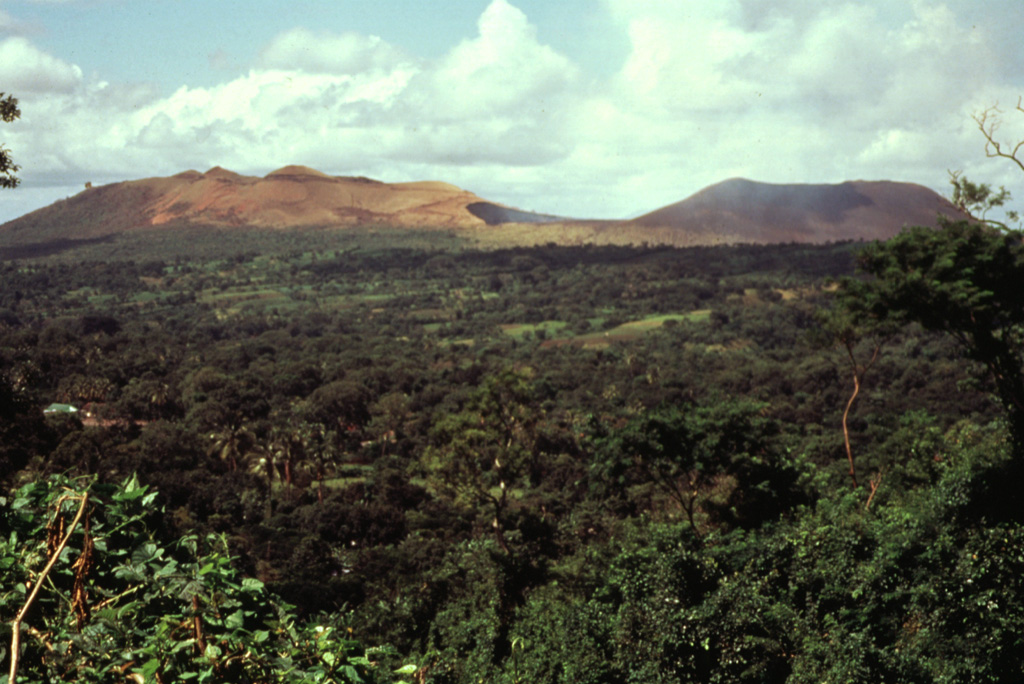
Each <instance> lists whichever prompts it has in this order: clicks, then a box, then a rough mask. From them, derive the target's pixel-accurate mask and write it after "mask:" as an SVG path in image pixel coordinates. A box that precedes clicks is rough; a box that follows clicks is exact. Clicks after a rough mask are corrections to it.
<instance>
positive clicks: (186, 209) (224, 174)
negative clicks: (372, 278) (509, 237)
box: [2, 166, 528, 242]
mask: <svg viewBox="0 0 1024 684" xmlns="http://www.w3.org/2000/svg"><path fill="white" fill-rule="evenodd" d="M470 206H473V207H474V210H473V211H471V210H470V209H469V208H468V207H470ZM480 206H486V207H491V208H493V209H494V210H495V211H497V212H498V213H500V212H503V211H510V212H514V210H510V209H508V208H507V207H502V206H501V205H497V204H493V203H490V202H486V201H485V200H483V199H481V198H480V197H478V196H477V195H474V194H473V193H471V192H468V191H466V190H462V189H461V188H457V187H455V186H454V185H449V184H447V183H441V182H436V181H423V182H415V183H383V182H380V181H375V180H371V179H368V178H351V177H342V176H329V175H327V174H325V173H321V172H320V171H316V170H314V169H310V168H308V167H305V166H286V167H284V168H281V169H278V170H277V171H274V172H273V173H270V174H267V175H266V176H264V177H263V178H258V177H254V176H242V175H239V174H237V173H234V172H232V171H228V170H227V169H222V168H220V167H219V166H218V167H214V168H212V169H210V170H209V171H207V172H206V173H199V172H198V171H185V172H182V173H179V174H177V175H174V176H171V177H168V178H147V179H144V180H138V181H126V182H123V183H114V184H111V185H105V186H102V187H97V188H90V189H87V190H85V191H84V192H81V193H79V194H78V195H76V196H74V197H71V198H69V199H67V200H63V201H60V202H57V203H55V204H53V205H51V206H49V207H45V208H43V209H39V210H38V211H34V212H32V213H31V214H27V215H26V216H23V217H21V218H19V219H15V220H14V221H11V222H9V223H7V224H5V225H4V226H3V227H2V232H3V234H4V238H5V240H7V241H11V242H28V241H31V242H38V241H44V240H54V239H66V238H93V237H99V236H102V235H109V234H111V233H119V232H124V231H128V230H138V229H146V228H156V227H163V226H171V225H198V226H215V227H240V228H241V227H248V228H274V229H279V228H294V227H300V226H301V227H306V226H317V227H328V226H330V227H345V226H353V225H373V224H379V225H390V226H398V227H437V228H457V229H473V228H482V227H484V226H486V225H488V224H489V223H494V221H491V220H485V219H484V218H481V217H480V216H479V214H480V211H479V207H480ZM514 213H517V214H522V215H524V216H526V215H528V214H527V213H526V212H514ZM491 214H493V212H491ZM488 216H490V214H489V215H488Z"/></svg>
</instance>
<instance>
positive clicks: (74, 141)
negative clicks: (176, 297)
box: [0, 0, 1024, 221]
mask: <svg viewBox="0 0 1024 684" xmlns="http://www.w3.org/2000/svg"><path fill="white" fill-rule="evenodd" d="M1022 17H1024V13H1022V12H1021V4H1020V0H987V1H986V2H975V1H972V0H948V1H946V2H931V1H927V0H885V1H882V0H874V1H872V0H869V1H867V2H864V1H858V2H852V1H843V0H816V1H811V0H776V1H774V2H771V3H767V2H763V1H761V0H715V1H714V2H712V1H710V0H708V1H700V0H675V1H674V0H656V1H655V0H650V1H645V0H559V1H558V2H551V1H550V0H547V1H543V0H459V1H448V2H443V1H439V0H432V1H430V0H400V1H396V0H390V1H389V0H376V1H369V0H333V1H330V2H328V1H325V0H324V1H320V0H293V1H291V2H287V3H285V2H270V1H269V0H246V1H240V0H208V1H206V2H193V1H192V0H63V1H60V0H49V1H45V2H44V1H12V0H0V91H2V92H9V93H13V94H14V95H15V96H16V97H18V98H19V99H20V101H21V109H22V119H21V120H20V121H18V122H16V123H14V124H9V125H3V126H0V143H3V144H5V145H6V146H7V147H9V148H10V149H11V150H12V151H13V153H14V155H15V161H16V162H18V163H19V164H21V166H22V172H21V176H22V179H23V184H22V186H21V187H20V188H18V189H16V190H14V191H7V192H3V193H0V221H6V220H9V219H11V218H14V217H16V216H19V215H21V214H23V213H25V212H27V211H30V210H32V209H35V208H37V207H39V206H44V205H46V204H49V203H50V202H52V201H54V200H56V199H59V198H62V197H67V196H69V195H73V194H75V193H77V192H79V191H80V190H81V189H82V188H83V186H84V183H85V182H87V181H88V182H92V183H93V184H100V183H107V182H115V181H119V180H125V179H131V178H142V177H148V176H163V175H171V174H174V173H177V172H179V171H182V170H185V169H187V168H194V169H197V170H199V171H205V170H206V169H208V168H210V167H212V166H215V165H220V166H224V167H226V168H230V169H232V170H235V171H238V172H240V173H246V174H252V175H264V174H266V173H268V172H270V171H272V170H274V169H275V168H279V167H281V166H284V165H287V164H305V165H308V166H312V167H314V168H318V169H320V170H322V171H325V172H327V173H333V174H338V175H365V176H371V177H374V178H379V179H381V180H385V181H407V180H426V179H437V180H444V181H447V182H450V183H454V184H456V185H459V186H461V187H464V188H467V189H469V190H472V191H474V192H476V193H478V194H479V195H481V196H483V197H486V198H488V199H491V200H494V201H499V202H504V203H507V204H510V205H513V206H517V207H520V208H523V209H530V210H536V211H543V212H546V213H557V214H563V215H570V216H579V217H602V218H603V217H627V216H633V215H636V214H638V213H642V212H644V211H649V210H653V209H655V208H658V207H660V206H663V205H665V204H669V203H671V202H675V201H678V200H680V199H683V198H684V197H686V196H688V195H690V194H692V193H694V192H696V191H698V190H700V189H701V188H703V187H705V186H707V185H709V184H712V183H715V182H718V181H721V180H724V179H726V178H730V177H735V176H743V177H747V178H752V179H755V180H761V181H767V182H841V181H843V180H854V179H868V180H879V179H891V180H901V181H911V182H917V183H921V184H924V185H927V186H929V187H932V188H934V189H936V190H938V191H940V192H945V191H946V187H947V170H950V169H963V170H964V171H965V173H966V174H967V176H968V177H970V178H972V179H974V180H981V181H987V182H991V183H994V184H996V185H1006V186H1007V187H1008V188H1010V189H1011V191H1013V192H1014V194H1015V196H1017V197H1018V198H1020V199H1021V200H1024V182H1022V181H1024V178H1022V174H1021V173H1020V171H1019V169H1018V170H1015V169H1014V168H1013V167H1012V166H1011V165H1009V164H1007V163H1005V162H1000V161H999V160H990V159H987V158H986V157H985V153H984V141H983V139H982V138H981V136H980V134H979V133H978V131H977V130H976V128H975V125H974V123H973V121H972V120H971V115H972V114H973V113H977V112H979V111H981V110H983V109H984V108H986V107H989V106H992V105H995V104H999V105H1000V106H1001V107H1002V108H1003V109H1004V110H1006V112H1005V114H1004V124H1003V128H1002V130H1001V134H1003V135H1004V136H1005V137H1006V139H1008V140H1017V139H1024V113H1020V112H1015V111H1014V110H1013V106H1014V105H1015V104H1016V102H1017V97H1018V96H1019V95H1021V94H1024V41H1021V40H1020V35H1021V33H1022V29H1024V18H1022Z"/></svg>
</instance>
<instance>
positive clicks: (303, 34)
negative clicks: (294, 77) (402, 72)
mask: <svg viewBox="0 0 1024 684" xmlns="http://www.w3.org/2000/svg"><path fill="white" fill-rule="evenodd" d="M405 61H407V60H406V58H405V57H404V56H403V55H402V53H401V51H400V50H398V49H397V48H395V47H393V46H391V45H389V44H388V43H386V42H385V41H383V40H381V39H380V38H379V37H378V36H364V35H361V34H358V33H343V34H341V35H332V34H328V33H313V32H312V31H309V30H307V29H304V28H294V29H291V30H289V31H286V32H284V33H282V34H280V35H279V36H277V37H276V38H275V39H274V40H273V41H272V42H271V43H270V45H268V46H267V47H266V48H264V50H263V52H262V54H261V59H260V64H261V66H262V67H264V68H269V69H285V70H288V69H298V70H302V71H306V72H309V73H324V74H359V73H363V72H366V71H375V70H382V69H383V70H386V69H391V68H394V67H396V66H398V65H400V64H401V63H402V62H405Z"/></svg>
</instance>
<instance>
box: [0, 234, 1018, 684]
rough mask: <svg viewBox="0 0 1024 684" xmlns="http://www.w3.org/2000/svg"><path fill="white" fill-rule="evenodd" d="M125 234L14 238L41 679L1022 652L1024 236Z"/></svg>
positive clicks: (626, 666) (6, 288) (861, 678)
mask: <svg viewBox="0 0 1024 684" xmlns="http://www.w3.org/2000/svg"><path fill="white" fill-rule="evenodd" d="M934 236H941V237H934ZM442 237H443V236H442ZM946 238H948V240H950V241H952V242H950V244H952V245H953V247H950V249H952V250H953V251H954V252H955V253H956V254H957V255H959V254H961V253H962V252H963V250H962V249H961V248H962V247H963V245H964V244H969V245H974V244H975V243H974V242H971V241H972V240H974V241H975V242H978V241H980V242H981V243H984V244H985V245H989V243H992V244H995V243H998V244H995V246H994V247H993V248H992V249H993V251H992V252H991V253H988V252H986V253H984V254H982V255H981V257H978V258H979V259H980V261H979V263H983V264H985V265H986V266H985V268H990V269H993V270H996V269H1001V270H999V273H1001V274H1003V276H1004V280H1005V281H1006V282H1005V283H995V284H991V283H990V284H983V286H979V287H980V289H978V288H975V289H974V290H970V289H969V288H968V290H969V291H965V290H963V289H962V288H961V289H959V290H958V289H956V288H952V289H951V288H946V289H943V288H942V287H937V290H935V291H932V290H928V289H927V288H926V287H924V286H922V285H921V283H920V282H917V281H913V282H896V281H895V280H894V277H895V276H893V273H895V272H896V271H897V270H900V269H903V270H902V272H904V273H908V274H915V273H917V274H920V273H922V272H926V271H927V269H926V268H925V266H921V265H920V263H919V262H913V263H912V264H911V265H910V266H908V265H907V264H908V263H910V262H908V261H907V260H911V261H912V260H913V259H915V258H918V257H919V256H920V254H919V252H920V251H921V245H923V244H926V243H928V240H933V239H934V240H940V239H946ZM155 239H156V238H154V240H155ZM163 239H165V240H166V238H163ZM437 239H438V240H440V242H442V243H443V242H444V240H443V239H441V238H437ZM986 241H987V242H986ZM140 244H142V243H141V242H137V243H131V244H128V243H123V242H121V243H118V242H116V241H115V243H110V244H107V243H97V244H93V245H82V246H79V248H78V249H76V250H72V251H66V252H60V250H59V249H54V250H50V251H54V252H57V253H56V254H48V255H45V256H40V254H42V252H43V251H46V250H40V251H39V252H38V254H37V255H35V256H33V255H31V254H28V253H18V254H13V253H12V254H9V256H11V257H17V258H8V260H6V261H4V262H0V282H2V284H3V285H2V287H0V419H2V423H0V473H2V476H3V480H4V485H5V494H4V496H3V497H2V498H0V531H2V535H0V537H2V539H0V577H2V581H0V613H2V619H3V620H4V622H5V624H6V625H7V626H6V627H5V628H4V629H6V631H5V632H4V633H3V634H0V636H2V637H3V641H4V642H9V641H10V639H11V632H12V631H14V632H17V631H18V628H17V627H13V628H12V627H11V625H12V624H13V623H12V622H11V621H12V620H14V619H15V614H18V615H19V619H20V618H21V617H24V624H23V625H22V626H21V629H20V635H19V636H20V639H21V649H22V650H21V652H20V658H21V664H20V667H21V674H20V675H19V676H20V677H21V678H22V679H20V680H19V681H65V680H68V681H70V680H78V681H86V680H88V681H124V680H125V678H126V677H128V678H129V679H132V680H133V681H139V682H141V681H158V682H170V681H178V680H186V679H190V678H195V679H197V680H199V681H203V680H205V681H253V682H259V681H381V682H392V681H399V680H404V681H407V682H421V683H425V682H433V683H437V684H440V683H449V682H451V683H456V682H467V683H468V682H531V683H532V682H565V683H573V684H584V683H587V682H594V683H597V682H607V683H620V682H621V683H626V682H643V683H656V682H782V681H792V682H836V683H849V682H880V681H886V682H1008V681H1016V680H1019V679H1020V678H1021V677H1022V676H1024V636H1022V634H1024V630H1022V627H1024V601H1022V593H1021V588H1022V587H1021V583H1022V582H1024V551H1022V550H1024V527H1022V524H1021V523H1022V509H1021V506H1020V504H1019V500H1018V499H1017V496H1016V492H1015V489H1016V487H1017V482H1019V480H1018V479H1017V478H1019V475H1020V473H1019V471H1020V467H1019V466H1018V465H1017V463H1018V461H1020V460H1021V456H1020V454H1021V443H1020V442H1019V440H1018V439H1017V438H1018V437H1019V436H1020V434H1021V433H1020V431H1019V430H1018V429H1016V427H1015V421H1016V420H1017V419H1016V418H1015V414H1014V411H1013V410H1012V405H1013V401H1014V400H1015V398H1014V395H1013V392H1014V391H1016V390H1015V387H1014V386H1012V383H1010V384H1007V382H1008V381H1006V378H1005V374H1002V375H1001V374H1000V373H1001V371H1005V370H1007V368H1006V367H1005V366H998V365H995V366H994V365H993V364H998V363H1002V362H1004V361H1005V360H1006V358H1007V354H1010V357H1009V358H1010V360H1011V362H1012V360H1013V358H1016V359H1017V363H1018V365H1017V367H1016V369H1013V368H1009V372H1010V375H1012V373H1013V372H1014V371H1015V372H1016V374H1017V380H1018V381H1019V379H1020V378H1019V376H1020V367H1019V357H1013V356H1012V354H1013V353H1016V352H1017V351H1018V350H1019V348H1014V347H1013V346H1012V345H1010V342H1012V341H1013V340H1016V339H1017V338H1019V337H1020V335H1021V330H1020V328H1021V321H1022V317H1021V315H1020V312H1019V311H1017V310H1015V309H1013V307H1012V306H1010V305H1007V306H1003V305H1004V304H1006V302H1004V301H1002V300H1000V301H999V302H996V303H995V304H993V302H992V297H990V296H989V295H991V294H992V292H996V294H997V295H998V294H999V293H1001V292H1003V291H1004V290H1006V291H1010V292H1012V291H1013V286H1012V285H1010V284H1011V283H1017V284H1019V283H1020V282H1021V280H1020V279H1019V275H1020V271H1021V269H1022V268H1024V257H1022V256H1021V247H1020V241H1019V239H1014V238H1007V237H1005V236H1004V235H1003V234H997V233H995V232H994V231H988V230H987V229H985V228H983V227H981V226H974V227H971V226H969V225H967V224H960V225H959V226H956V225H954V226H947V227H945V228H944V229H942V230H938V231H936V230H933V229H927V233H925V232H922V231H920V230H919V231H908V232H907V233H905V234H904V235H903V236H901V237H900V238H898V239H896V240H895V241H893V243H892V246H891V247H883V246H878V245H875V246H865V245H862V244H851V243H846V244H833V245H825V246H805V245H776V246H733V247H724V246H723V247H713V248H712V247H707V248H696V247H695V248H688V249H670V248H660V247H596V246H580V247H557V246H554V245H550V246H547V247H537V248H529V249H527V248H521V249H509V250H497V251H477V250H472V249H465V248H463V249H459V248H456V247H455V246H454V245H449V244H447V243H445V244H440V245H439V246H438V245H437V244H435V246H434V247H425V246H423V245H408V246H403V245H401V244H400V243H396V241H394V240H390V239H389V237H388V235H386V234H384V235H381V234H374V235H364V236H362V238H361V239H359V240H357V239H355V238H344V237H342V236H340V235H339V234H337V233H329V232H312V233H309V234H302V233H290V234H288V235H280V234H276V235H275V234H260V235H256V234H253V235H250V236H249V237H247V238H245V239H240V238H239V237H238V234H231V233H217V232H208V233H204V235H203V237H202V239H198V238H197V239H196V240H194V241H191V242H189V243H187V244H182V245H180V246H179V248H178V250H177V251H173V250H167V249H162V250H151V251H150V252H149V253H148V254H147V253H146V251H145V250H144V249H142V248H141V247H140V246H139V245H140ZM154 244H156V243H154ZM944 244H945V243H944ZM915 249H917V251H916V252H915ZM1000 250H1002V251H1000ZM977 251H978V250H975V252H972V254H976V253H977ZM100 254H106V255H107V256H105V257H102V258H101V257H100V256H99V255H100ZM155 254H159V256H154V255H155ZM957 258H959V257H957ZM900 259H903V260H904V261H902V262H900V263H896V262H895V261H893V260H896V261H899V260H900ZM1000 259H1002V261H1000ZM933 261H934V259H933ZM938 261H940V262H941V261H942V259H939V260H938ZM858 264H859V265H860V267H859V268H858ZM932 266H935V268H941V267H943V265H942V263H939V264H938V265H937V266H936V265H935V264H932V265H931V266H928V268H931V267H932ZM948 268H949V269H953V270H955V271H957V272H958V273H962V272H963V269H964V268H966V267H965V266H964V265H963V264H962V263H960V262H959V261H956V259H954V257H952V256H951V257H950V263H949V265H948ZM972 268H973V267H972ZM978 268H979V272H980V270H982V267H978ZM1015 269H1016V270H1015ZM929 273H930V272H929ZM942 277H943V276H942V275H941V274H938V275H936V274H931V275H928V276H927V278H925V280H926V281H927V282H928V283H933V284H934V283H940V284H941V282H942ZM969 277H970V275H969V274H968V275H965V276H964V278H968V279H969ZM929 278H930V279H931V280H928V279H929ZM1015 278H1016V280H1014V279H1015ZM958 282H959V281H958ZM879 283H884V284H885V287H882V286H880V285H879ZM961 285H963V283H961ZM964 287H966V286H964ZM1000 287H1002V288H1003V290H1000V289H999V288H1000ZM986 288H987V289H986ZM926 290H927V291H926ZM936 292H938V294H936ZM964 292H966V294H964ZM918 295H921V296H924V295H928V296H931V297H932V298H931V299H929V300H927V301H929V302H931V307H932V309H934V311H933V313H934V314H935V315H933V316H932V317H930V318H929V317H927V316H926V317H921V316H915V315H913V312H914V311H918V312H920V311H921V310H922V309H921V308H920V307H921V300H919V299H914V297H915V296H918ZM941 296H947V299H946V300H944V299H942V298H941ZM901 297H902V299H901ZM1012 299H1013V296H1012V295H1011V296H1010V297H1009V300H1011V301H1012ZM950 302H955V305H956V306H959V307H961V308H960V309H956V311H958V312H961V313H962V315H963V316H964V318H962V319H961V318H958V319H956V320H949V319H948V318H942V315H940V314H939V313H938V312H939V311H940V310H941V311H952V310H953V307H954V304H952V303H950ZM901 306H902V307H903V309H901V308H900V307H901ZM1016 306H1017V307H1018V308H1019V306H1020V305H1019V304H1018V305H1016ZM915 307H917V308H916V309H915ZM986 307H989V308H986ZM1000 307H1002V308H1000ZM926 308H927V307H926ZM989 309H991V311H990V310H989ZM900 311H903V312H904V313H905V315H903V316H902V317H901V316H898V315H895V314H897V313H899V312H900ZM908 312H909V313H908ZM983 314H984V315H985V316H989V318H985V319H984V320H982V318H981V317H982V315H983ZM971 321H982V322H981V323H980V324H979V325H981V326H982V327H978V328H970V325H971ZM986 326H987V327H986ZM1000 326H1002V327H1000ZM982 328H984V329H992V330H995V331H996V332H995V333H994V336H993V335H989V336H988V337H985V335H984V330H983V329H982ZM989 338H992V339H989ZM1003 343H1006V344H1003ZM1000 344H1003V346H1006V345H1010V346H1009V347H1007V348H1006V349H1003V347H1001V346H1000ZM985 345H988V346H985ZM1000 354H1002V356H1000ZM1018 398H1024V396H1022V397H1018ZM1008 407H1010V408H1008ZM87 492H88V496H89V498H88V499H87V498H86V493H87ZM82 511H91V512H87V513H86V514H84V515H82V517H81V518H80V519H81V520H82V522H78V524H77V527H75V526H74V525H72V522H73V518H74V517H75V514H76V512H78V513H79V514H81V513H82ZM71 528H73V529H71ZM65 529H71V533H66V532H65ZM62 535H66V536H67V537H68V540H67V541H68V546H67V549H66V550H65V551H63V558H62V560H61V561H60V562H59V563H58V564H57V566H55V568H54V569H53V571H52V574H51V576H50V577H49V578H47V581H46V582H43V583H42V584H43V586H42V589H41V591H40V594H39V598H38V599H36V603H35V604H34V606H33V607H32V609H31V610H28V611H27V612H25V611H22V612H24V615H23V616H22V615H21V614H20V613H19V609H20V608H22V606H24V605H25V604H26V599H27V596H26V595H27V593H28V588H29V587H30V586H31V584H32V583H33V582H35V581H36V580H37V579H39V578H40V577H41V576H42V575H43V574H44V572H43V566H44V565H45V563H46V561H47V559H48V558H49V557H52V556H53V555H54V554H56V556H61V553H62V551H61V550H60V549H58V548H57V542H58V540H59V539H60V538H61V536H62ZM47 537H49V546H47ZM0 648H3V649H4V651H3V652H4V653H5V660H4V662H5V663H6V662H7V661H9V660H10V659H11V655H12V651H11V650H8V649H7V648H6V645H3V646H0ZM101 654H102V655H101Z"/></svg>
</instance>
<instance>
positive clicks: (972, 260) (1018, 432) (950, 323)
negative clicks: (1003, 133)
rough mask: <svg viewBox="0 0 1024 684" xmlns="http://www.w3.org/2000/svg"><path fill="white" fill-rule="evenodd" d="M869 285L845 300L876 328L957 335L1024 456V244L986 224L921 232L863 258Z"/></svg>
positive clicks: (851, 290) (856, 286) (856, 284)
mask: <svg viewBox="0 0 1024 684" xmlns="http://www.w3.org/2000/svg"><path fill="white" fill-rule="evenodd" d="M860 266H861V268H862V269H863V271H864V272H866V273H868V274H870V275H873V276H874V279H873V280H869V281H848V282H847V283H846V284H845V285H844V289H845V297H847V298H850V297H852V298H853V299H854V300H859V301H860V302H861V305H862V306H863V308H864V311H865V315H868V316H870V317H871V318H873V319H875V320H886V319H887V320H895V321H899V322H902V323H910V322H916V323H919V324H920V325H922V326H923V327H924V328H926V329H928V330H936V331H940V332H945V333H947V334H949V335H951V336H952V337H953V338H954V339H955V340H956V341H957V342H958V343H959V344H960V345H961V346H962V347H963V349H964V350H965V352H966V353H967V355H968V356H969V357H970V358H972V359H974V360H975V361H978V362H979V363H981V364H982V366H983V367H984V368H985V369H986V370H987V372H988V375H989V376H990V377H991V379H992V381H993V384H994V387H995V393H996V395H997V397H998V398H999V400H1000V402H1001V403H1002V405H1003V407H1004V409H1005V410H1006V413H1007V418H1008V422H1009V426H1010V431H1011V434H1012V436H1013V441H1014V444H1015V445H1016V451H1017V453H1018V455H1021V456H1024V370H1022V364H1024V297H1021V293H1020V284H1021V283H1022V282H1024V243H1022V242H1021V236H1020V235H1019V234H1015V233H1006V232H1002V231H999V230H997V229H995V228H992V227H990V226H988V225H985V224H982V223H970V222H966V221H961V222H956V223H950V224H947V225H945V226H944V227H942V228H941V229H939V230H936V229H933V228H925V227H916V228H910V229H908V230H905V231H904V232H902V233H901V234H900V235H898V236H896V237H894V238H892V239H890V240H889V241H888V242H885V243H877V244H873V245H870V246H869V247H867V248H866V249H865V250H864V251H863V252H862V253H861V256H860Z"/></svg>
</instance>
